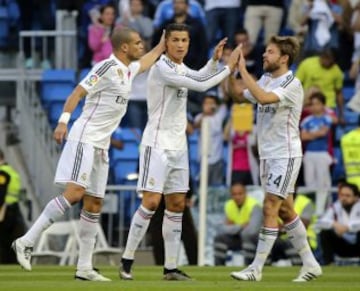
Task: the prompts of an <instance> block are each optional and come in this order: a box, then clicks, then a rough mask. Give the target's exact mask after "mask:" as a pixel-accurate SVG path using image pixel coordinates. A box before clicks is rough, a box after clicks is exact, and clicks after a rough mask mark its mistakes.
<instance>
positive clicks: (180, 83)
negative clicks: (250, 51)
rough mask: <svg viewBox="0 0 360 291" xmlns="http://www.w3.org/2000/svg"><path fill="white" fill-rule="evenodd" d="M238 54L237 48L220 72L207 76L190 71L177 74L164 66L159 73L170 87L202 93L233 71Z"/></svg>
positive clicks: (172, 69)
mask: <svg viewBox="0 0 360 291" xmlns="http://www.w3.org/2000/svg"><path fill="white" fill-rule="evenodd" d="M239 53H240V50H239V49H238V48H236V49H235V50H233V51H232V53H231V55H230V57H229V60H228V62H227V65H226V66H225V67H224V68H222V69H221V70H219V71H216V72H215V73H212V74H209V75H205V76H199V75H197V74H193V73H192V72H193V71H192V70H189V71H188V72H186V73H184V74H179V73H177V72H176V71H175V69H174V68H169V66H166V65H165V66H164V70H162V69H160V73H161V74H162V76H163V78H164V80H166V82H167V83H168V85H170V86H174V87H186V88H188V89H190V90H193V91H198V92H204V91H206V90H208V89H210V88H211V87H214V86H215V85H217V84H219V83H220V82H221V81H222V80H223V79H225V78H226V77H227V76H228V75H229V74H230V73H231V72H232V71H233V70H234V69H235V66H236V64H237V61H238V58H239Z"/></svg>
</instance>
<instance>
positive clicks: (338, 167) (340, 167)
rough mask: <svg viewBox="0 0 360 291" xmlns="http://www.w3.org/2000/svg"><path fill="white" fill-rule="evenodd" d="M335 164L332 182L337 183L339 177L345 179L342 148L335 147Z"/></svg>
mask: <svg viewBox="0 0 360 291" xmlns="http://www.w3.org/2000/svg"><path fill="white" fill-rule="evenodd" d="M334 159H335V164H334V167H333V170H332V181H337V180H338V178H339V177H345V168H344V163H343V157H342V151H341V148H340V147H334Z"/></svg>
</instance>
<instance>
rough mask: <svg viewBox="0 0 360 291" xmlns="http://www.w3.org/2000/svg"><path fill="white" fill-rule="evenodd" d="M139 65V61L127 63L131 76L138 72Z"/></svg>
mask: <svg viewBox="0 0 360 291" xmlns="http://www.w3.org/2000/svg"><path fill="white" fill-rule="evenodd" d="M140 66H141V65H140V62H139V61H136V62H132V63H131V64H130V65H129V70H130V73H131V76H132V78H134V77H135V76H136V75H137V74H138V73H139V70H140Z"/></svg>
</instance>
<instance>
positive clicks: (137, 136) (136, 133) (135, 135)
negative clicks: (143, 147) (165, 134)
mask: <svg viewBox="0 0 360 291" xmlns="http://www.w3.org/2000/svg"><path fill="white" fill-rule="evenodd" d="M121 135H122V137H123V141H124V143H137V144H140V141H141V136H142V132H141V129H140V128H135V127H121Z"/></svg>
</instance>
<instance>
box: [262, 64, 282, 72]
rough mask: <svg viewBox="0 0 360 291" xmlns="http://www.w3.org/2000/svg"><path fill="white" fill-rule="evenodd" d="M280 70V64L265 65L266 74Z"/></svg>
mask: <svg viewBox="0 0 360 291" xmlns="http://www.w3.org/2000/svg"><path fill="white" fill-rule="evenodd" d="M278 69H280V65H279V64H278V63H267V65H266V64H264V71H265V72H266V73H273V72H275V71H277V70H278Z"/></svg>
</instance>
